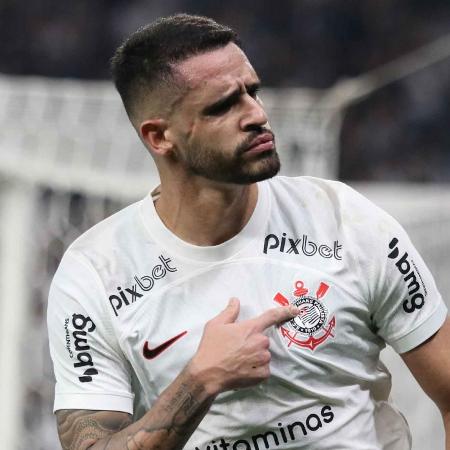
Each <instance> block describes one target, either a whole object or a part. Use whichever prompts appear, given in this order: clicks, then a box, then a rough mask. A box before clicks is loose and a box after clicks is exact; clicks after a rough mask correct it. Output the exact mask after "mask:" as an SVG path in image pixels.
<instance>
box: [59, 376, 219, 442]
mask: <svg viewBox="0 0 450 450" xmlns="http://www.w3.org/2000/svg"><path fill="white" fill-rule="evenodd" d="M213 400H214V397H213V396H211V395H209V394H208V393H206V392H205V390H204V387H203V386H202V385H200V384H198V383H197V382H196V381H195V380H193V379H192V378H191V377H190V376H189V375H188V374H186V373H183V372H182V373H181V374H180V375H179V376H178V377H177V379H176V380H175V381H174V382H173V383H172V384H171V385H170V386H169V387H168V388H167V389H166V390H165V391H164V392H162V394H161V395H160V396H159V398H158V400H157V401H156V402H155V403H154V405H153V406H152V408H151V409H150V410H149V411H148V412H147V413H146V414H145V415H144V416H143V417H142V418H141V419H139V420H138V421H137V422H135V423H132V419H131V416H130V415H129V414H126V413H121V412H114V411H84V410H62V411H58V412H57V420H58V433H59V437H60V440H61V444H62V447H63V450H158V449H159V450H181V449H182V448H183V447H184V445H185V444H186V442H187V441H188V439H189V438H190V436H191V435H192V433H193V432H194V430H195V429H196V428H197V426H198V424H199V423H200V422H201V420H202V419H203V417H204V416H205V414H206V412H207V411H208V410H209V408H210V406H211V404H212V402H213Z"/></svg>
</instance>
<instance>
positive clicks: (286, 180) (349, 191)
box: [270, 175, 368, 202]
mask: <svg viewBox="0 0 450 450" xmlns="http://www.w3.org/2000/svg"><path fill="white" fill-rule="evenodd" d="M270 185H271V190H272V191H273V192H275V193H278V194H280V195H283V194H286V195H287V196H289V195H293V196H297V197H305V198H313V197H314V198H329V199H330V200H331V201H332V202H337V201H345V200H346V199H348V198H350V199H352V198H353V199H358V200H359V201H362V202H364V201H368V200H367V199H366V198H365V197H363V196H362V195H361V194H359V193H358V192H357V191H355V190H354V189H353V188H352V187H350V186H349V185H348V184H346V183H344V182H342V181H337V180H329V179H325V178H319V177H312V176H297V177H291V176H283V175H279V176H277V177H275V178H272V179H271V180H270Z"/></svg>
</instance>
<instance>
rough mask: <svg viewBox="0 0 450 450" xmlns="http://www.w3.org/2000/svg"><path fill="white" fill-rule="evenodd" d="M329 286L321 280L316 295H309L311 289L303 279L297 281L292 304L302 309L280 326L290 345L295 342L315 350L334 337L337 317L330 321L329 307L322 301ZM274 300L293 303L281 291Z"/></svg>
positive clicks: (284, 304)
mask: <svg viewBox="0 0 450 450" xmlns="http://www.w3.org/2000/svg"><path fill="white" fill-rule="evenodd" d="M329 288H330V287H329V285H328V284H326V283H323V282H321V283H320V285H319V287H318V289H317V291H316V292H315V296H312V295H308V294H309V289H307V288H305V285H304V283H303V281H296V282H295V290H294V292H293V294H294V300H293V301H292V304H293V305H295V306H297V307H298V308H299V309H300V313H299V314H298V316H296V317H294V318H293V319H291V320H290V321H289V322H287V323H285V324H284V325H282V326H280V331H281V335H282V336H283V338H285V339H286V340H287V341H288V347H290V346H291V345H292V344H295V345H298V346H299V347H306V348H309V349H310V350H312V351H314V349H315V348H316V347H317V346H319V345H320V344H323V343H324V342H325V341H326V340H327V339H328V338H329V337H334V334H333V331H334V328H335V327H336V319H335V317H334V316H333V317H332V318H331V320H329V321H328V317H329V312H328V309H327V307H326V306H325V305H324V304H323V302H322V301H321V300H322V299H323V298H324V297H325V296H326V294H327V292H328V289H329ZM274 300H275V301H276V302H277V303H279V304H280V305H282V306H286V305H289V303H291V302H289V300H288V299H287V298H286V297H285V296H284V295H282V294H280V293H279V292H278V293H277V294H276V295H275V297H274Z"/></svg>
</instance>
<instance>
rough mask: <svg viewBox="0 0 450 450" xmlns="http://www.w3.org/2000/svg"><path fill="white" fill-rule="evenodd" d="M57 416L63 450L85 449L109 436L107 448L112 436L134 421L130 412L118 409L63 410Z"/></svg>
mask: <svg viewBox="0 0 450 450" xmlns="http://www.w3.org/2000/svg"><path fill="white" fill-rule="evenodd" d="M56 418H57V424H58V434H59V439H60V441H61V445H62V448H63V450H85V449H88V448H89V447H90V446H92V445H93V444H94V443H95V442H97V441H98V440H100V439H103V438H108V439H106V441H105V445H104V447H103V449H106V448H107V446H108V442H109V441H110V440H111V436H112V435H113V434H114V433H116V432H118V431H120V430H122V429H124V428H126V427H127V426H129V425H130V424H131V423H132V420H131V416H130V415H129V414H127V413H124V412H116V411H87V410H61V411H57V413H56Z"/></svg>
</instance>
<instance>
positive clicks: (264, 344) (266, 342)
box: [261, 334, 270, 349]
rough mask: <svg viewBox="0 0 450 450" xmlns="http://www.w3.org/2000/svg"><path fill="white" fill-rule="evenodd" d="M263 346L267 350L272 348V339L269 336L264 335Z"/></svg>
mask: <svg viewBox="0 0 450 450" xmlns="http://www.w3.org/2000/svg"><path fill="white" fill-rule="evenodd" d="M261 345H262V346H263V348H265V349H268V348H269V347H270V339H269V338H268V336H266V335H264V334H263V337H262V340H261Z"/></svg>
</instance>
